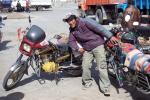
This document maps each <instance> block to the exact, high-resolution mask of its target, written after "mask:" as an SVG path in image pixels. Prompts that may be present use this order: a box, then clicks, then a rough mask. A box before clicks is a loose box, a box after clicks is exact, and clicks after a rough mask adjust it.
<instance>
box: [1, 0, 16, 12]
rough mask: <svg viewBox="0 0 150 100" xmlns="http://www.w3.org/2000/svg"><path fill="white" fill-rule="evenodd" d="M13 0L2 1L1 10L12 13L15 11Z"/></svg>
mask: <svg viewBox="0 0 150 100" xmlns="http://www.w3.org/2000/svg"><path fill="white" fill-rule="evenodd" d="M11 3H12V0H0V10H1V11H8V12H11V11H12V10H13V9H12V7H11Z"/></svg>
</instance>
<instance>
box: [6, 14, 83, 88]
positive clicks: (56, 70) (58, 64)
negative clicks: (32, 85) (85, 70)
mask: <svg viewBox="0 0 150 100" xmlns="http://www.w3.org/2000/svg"><path fill="white" fill-rule="evenodd" d="M29 23H30V24H31V19H30V17H29ZM45 37H46V35H45V32H44V30H43V29H42V28H40V27H39V26H37V25H31V27H30V28H27V31H26V32H25V34H24V36H23V39H22V40H21V44H20V47H19V51H20V53H21V54H20V56H19V57H18V59H17V60H16V62H15V63H14V64H13V65H12V66H11V68H10V69H9V71H8V73H7V74H6V76H5V77H4V81H3V88H4V89H5V90H10V89H12V88H14V87H15V86H16V85H17V83H18V82H19V81H20V80H21V79H22V77H23V76H24V74H28V69H29V67H31V68H32V69H33V71H34V73H35V74H36V76H37V78H38V81H39V83H40V84H43V83H44V82H45V81H44V79H41V73H49V74H54V75H55V77H54V79H55V80H56V83H58V82H59V80H60V76H59V74H60V73H61V72H65V73H67V74H69V75H70V76H73V77H77V76H80V75H81V74H82V68H81V66H80V65H81V62H82V57H81V56H78V57H75V56H74V55H73V52H72V50H71V48H70V47H69V46H68V45H67V44H66V45H64V44H63V45H61V44H60V45H58V44H54V43H52V42H51V41H48V42H45V41H44V40H45ZM53 38H55V39H57V40H59V39H61V38H62V37H61V36H60V35H55V36H54V37H53ZM24 56H25V59H24Z"/></svg>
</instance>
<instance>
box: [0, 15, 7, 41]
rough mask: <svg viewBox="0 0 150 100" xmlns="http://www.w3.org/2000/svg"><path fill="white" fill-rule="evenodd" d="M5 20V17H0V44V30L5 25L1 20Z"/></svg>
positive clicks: (0, 32)
mask: <svg viewBox="0 0 150 100" xmlns="http://www.w3.org/2000/svg"><path fill="white" fill-rule="evenodd" d="M6 19H7V17H2V16H0V43H1V41H2V36H3V33H2V31H1V28H2V27H3V26H4V25H5V24H4V23H3V20H6Z"/></svg>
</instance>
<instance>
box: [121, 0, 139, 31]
mask: <svg viewBox="0 0 150 100" xmlns="http://www.w3.org/2000/svg"><path fill="white" fill-rule="evenodd" d="M140 19H141V15H140V10H139V9H138V8H136V7H135V6H134V0H128V6H127V8H126V9H125V11H124V12H123V20H122V22H121V26H122V27H123V29H124V30H126V31H128V30H132V29H133V28H134V27H135V26H139V25H140Z"/></svg>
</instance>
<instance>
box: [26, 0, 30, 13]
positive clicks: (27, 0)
mask: <svg viewBox="0 0 150 100" xmlns="http://www.w3.org/2000/svg"><path fill="white" fill-rule="evenodd" d="M26 12H29V13H30V2H29V0H26Z"/></svg>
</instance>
